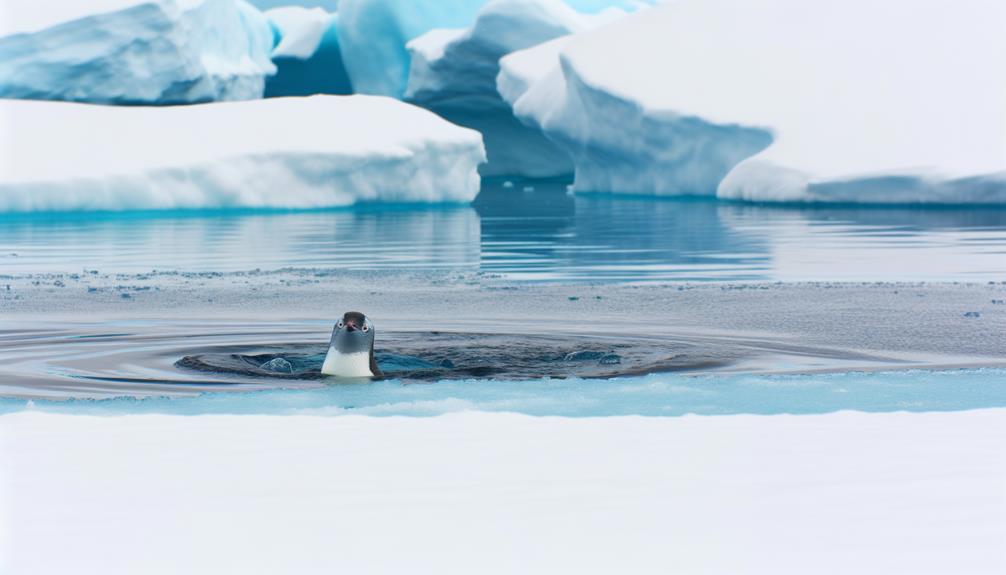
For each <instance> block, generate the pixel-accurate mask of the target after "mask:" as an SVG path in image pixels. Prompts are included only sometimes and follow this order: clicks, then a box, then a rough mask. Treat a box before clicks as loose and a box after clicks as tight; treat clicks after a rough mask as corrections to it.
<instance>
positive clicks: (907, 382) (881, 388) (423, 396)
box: [0, 369, 1006, 417]
mask: <svg viewBox="0 0 1006 575" xmlns="http://www.w3.org/2000/svg"><path fill="white" fill-rule="evenodd" d="M989 407H1006V370H1002V369H978V370H954V371H900V372H853V373H835V374H815V375H752V374H742V375H736V374H735V375H720V376H708V375H707V376H685V375H680V374H653V375H649V376H644V377H627V378H616V379H610V380H583V379H564V380H556V379H545V380H537V381H505V380H484V379H465V380H449V381H441V382H437V383H432V384H412V385H403V384H402V383H401V382H399V381H397V380H390V381H382V382H376V383H370V384H365V385H359V384H357V385H329V386H318V387H310V388H304V389H296V390H290V389H273V390H264V391H250V392H248V393H221V392H209V393H204V394H203V395H200V396H198V397H173V398H171V399H164V398H159V397H148V398H143V399H137V398H118V399H107V400H103V401H90V400H69V401H62V402H50V401H38V400H34V401H30V402H28V401H25V400H23V399H10V398H8V399H0V413H10V412H14V411H21V410H25V409H34V410H40V411H46V412H52V413H77V414H90V415H123V414H135V413H164V414H177V415H205V414H272V415H324V416H339V415H354V414H355V415H372V416H394V415H403V416H433V415H440V414H443V413H450V412H456V411H469V410H478V411H508V412H517V413H525V414H529V415H537V416H566V417H597V416H612V415H643V416H674V415H685V414H698V415H728V414H739V413H747V414H761V415H776V414H782V413H789V414H808V413H828V412H832V411H840V410H850V409H853V410H859V411H873V412H884V411H954V410H962V409H976V408H989Z"/></svg>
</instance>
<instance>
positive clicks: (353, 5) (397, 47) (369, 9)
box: [339, 0, 644, 98]
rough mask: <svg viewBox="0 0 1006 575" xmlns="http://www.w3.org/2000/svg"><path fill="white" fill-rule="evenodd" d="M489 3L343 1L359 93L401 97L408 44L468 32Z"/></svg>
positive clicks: (604, 1)
mask: <svg viewBox="0 0 1006 575" xmlns="http://www.w3.org/2000/svg"><path fill="white" fill-rule="evenodd" d="M643 3H644V2H639V1H632V0H570V1H569V2H567V4H569V6H570V7H572V8H574V9H576V10H579V11H581V12H598V11H600V10H603V9H605V8H608V7H621V8H634V7H636V6H638V5H640V4H643ZM484 4H486V0H342V1H341V2H340V3H339V17H340V20H341V22H342V30H343V34H342V40H343V57H344V58H345V60H346V67H347V69H348V70H349V75H350V78H351V79H352V82H353V86H354V88H355V89H356V90H357V91H358V92H360V93H365V94H380V95H384V96H394V97H396V98H399V97H401V96H402V95H403V94H404V93H405V88H406V85H407V81H408V76H409V62H410V55H409V52H408V50H407V49H406V44H407V43H408V42H409V41H410V40H413V39H415V38H418V37H419V36H421V35H422V34H425V33H426V32H429V31H430V30H433V29H434V28H466V27H468V26H470V25H472V23H473V22H474V21H475V17H476V14H477V13H478V11H479V10H480V9H481V8H482V6H483V5H484Z"/></svg>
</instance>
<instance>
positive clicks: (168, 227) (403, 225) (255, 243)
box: [0, 207, 479, 273]
mask: <svg viewBox="0 0 1006 575" xmlns="http://www.w3.org/2000/svg"><path fill="white" fill-rule="evenodd" d="M0 254H2V255H0V270H3V272H4V273H18V272H79V271H80V270H81V269H82V268H83V269H91V270H100V271H103V272H121V273H143V272H149V271H151V270H153V269H158V270H183V271H245V270H252V269H256V268H258V269H263V270H269V269H278V268H287V267H290V268H346V269H386V268H417V269H467V270H473V271H474V270H476V269H477V268H478V261H479V220H478V218H477V217H476V215H475V211H474V210H472V209H471V208H468V207H450V208H441V209H415V210H405V209H392V210H355V211H354V210H337V211H315V212H294V213H290V212H280V213H261V212H260V213H238V214H226V213H215V214H212V215H199V214H198V213H186V214H152V215H151V214H144V215H135V214H121V215H120V214H67V215H56V216H45V215H33V216H16V217H8V218H0Z"/></svg>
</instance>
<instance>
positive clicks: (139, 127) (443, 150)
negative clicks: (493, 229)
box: [0, 96, 485, 212]
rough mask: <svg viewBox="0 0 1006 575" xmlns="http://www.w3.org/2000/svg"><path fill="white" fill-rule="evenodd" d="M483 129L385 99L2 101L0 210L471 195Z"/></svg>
mask: <svg viewBox="0 0 1006 575" xmlns="http://www.w3.org/2000/svg"><path fill="white" fill-rule="evenodd" d="M484 158H485V152H484V149H483V146H482V138H481V136H480V135H479V133H478V132H475V131H473V130H469V129H467V128H462V127H459V126H455V125H453V124H451V123H449V122H447V121H445V120H443V119H441V118H439V117H438V116H436V115H435V114H433V113H432V112H429V111H426V110H423V109H421V108H418V107H415V106H410V105H408V104H405V103H402V102H399V101H397V100H393V99H390V98H383V97H373V96H313V97H309V98H270V99H265V100H250V101H243V102H223V103H213V104H201V105H192V106H170V107H138V106H136V107H133V106H130V107H118V106H100V105H92V104H78V103H67V102H44V101H29V100H0V212H49V211H63V212H66V211H125V210H163V209H198V208H279V209H300V208H325V207H337V206H348V205H352V204H356V203H361V202H386V203H464V202H470V201H471V200H472V199H474V197H475V195H476V194H477V193H478V190H479V175H478V171H477V166H478V164H479V163H480V162H482V161H483V160H484Z"/></svg>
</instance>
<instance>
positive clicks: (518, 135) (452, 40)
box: [404, 0, 625, 178]
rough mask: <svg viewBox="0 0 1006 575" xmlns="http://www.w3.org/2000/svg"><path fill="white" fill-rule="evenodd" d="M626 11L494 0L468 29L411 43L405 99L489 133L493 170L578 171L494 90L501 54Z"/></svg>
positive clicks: (551, 0)
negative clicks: (585, 10) (583, 11)
mask: <svg viewBox="0 0 1006 575" xmlns="http://www.w3.org/2000/svg"><path fill="white" fill-rule="evenodd" d="M624 14H625V12H624V11H622V10H619V9H614V8H613V9H610V10H605V11H603V12H601V13H599V14H596V15H593V14H589V15H588V14H581V13H579V12H577V11H575V10H573V9H572V8H570V7H569V6H567V5H566V4H565V3H564V2H562V0H496V1H493V2H489V3H488V4H486V5H485V6H484V7H483V8H482V9H481V10H480V11H479V13H478V15H477V17H476V20H475V24H474V25H473V26H472V27H471V28H468V29H462V30H453V29H441V28H438V29H435V30H431V31H429V32H427V33H426V34H423V35H422V36H420V37H418V38H416V39H415V40H412V41H411V42H409V43H408V44H407V46H406V47H407V48H408V50H409V53H410V55H411V68H410V70H409V81H408V85H407V88H406V90H405V95H404V98H405V100H406V101H408V102H411V103H414V104H416V105H419V106H422V107H424V108H427V109H429V110H432V111H434V112H436V113H437V114H439V115H440V116H441V117H443V118H446V119H448V120H450V121H452V122H454V123H456V124H461V125H462V126H467V127H470V128H474V129H477V130H479V131H480V132H482V135H483V137H484V138H485V144H486V151H487V154H488V158H489V161H488V163H487V164H484V165H483V167H482V168H483V169H482V174H483V175H487V176H501V175H512V176H524V177H534V178H540V177H551V176H558V175H564V174H571V173H572V172H573V165H572V162H571V161H570V159H569V156H568V155H567V154H566V153H565V152H564V151H562V150H561V149H559V148H558V147H557V146H556V145H555V144H553V143H552V142H551V141H549V140H548V139H546V138H545V136H544V135H543V134H542V133H541V131H540V130H538V129H536V128H530V127H527V126H525V125H524V124H522V123H521V122H520V121H518V120H517V119H516V118H515V117H514V115H513V112H512V111H511V109H510V105H509V104H507V103H506V102H505V101H503V99H502V98H501V97H500V95H499V92H497V90H496V76H497V75H498V74H499V59H500V58H501V57H503V56H505V55H506V54H509V53H511V52H514V51H516V50H521V49H524V48H528V47H530V46H535V45H538V44H541V43H543V42H546V41H549V40H552V39H554V38H557V37H560V36H565V35H567V34H573V33H577V32H581V31H583V30H588V29H590V28H593V27H596V26H597V25H600V24H604V23H607V22H610V21H612V20H614V19H617V18H619V17H621V16H623V15H624Z"/></svg>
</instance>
